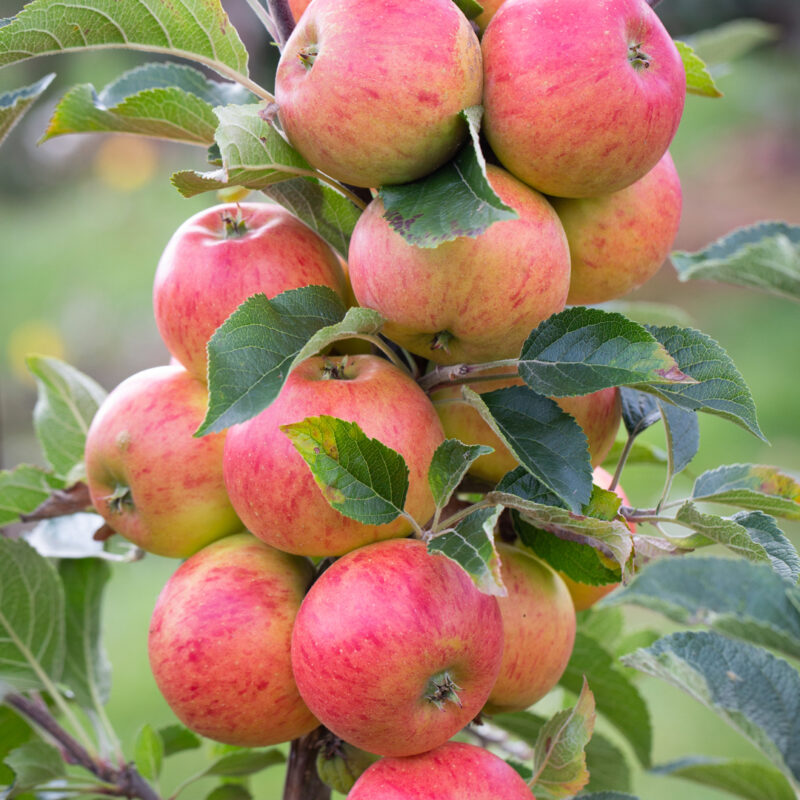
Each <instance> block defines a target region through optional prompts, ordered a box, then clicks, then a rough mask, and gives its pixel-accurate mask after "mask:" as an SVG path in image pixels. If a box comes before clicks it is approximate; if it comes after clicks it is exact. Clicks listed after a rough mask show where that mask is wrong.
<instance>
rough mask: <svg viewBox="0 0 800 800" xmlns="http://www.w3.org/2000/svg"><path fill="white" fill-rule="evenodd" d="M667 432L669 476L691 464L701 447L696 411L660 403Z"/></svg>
mask: <svg viewBox="0 0 800 800" xmlns="http://www.w3.org/2000/svg"><path fill="white" fill-rule="evenodd" d="M658 405H659V408H660V410H661V416H662V418H663V420H664V428H665V430H666V434H667V450H668V455H669V476H670V478H671V477H672V476H673V475H677V474H678V473H679V472H682V471H683V470H684V469H686V467H688V466H689V464H690V463H691V461H692V459H693V458H694V457H695V456H696V455H697V451H698V450H699V449H700V423H699V422H698V420H697V414H696V413H695V412H694V411H687V410H686V409H684V408H679V407H678V406H673V405H672V404H670V403H659V404H658Z"/></svg>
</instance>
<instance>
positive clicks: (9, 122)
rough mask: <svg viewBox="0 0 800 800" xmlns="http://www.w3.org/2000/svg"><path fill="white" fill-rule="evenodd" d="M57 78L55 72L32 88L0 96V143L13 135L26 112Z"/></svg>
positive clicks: (33, 84) (32, 85)
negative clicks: (13, 129) (12, 131)
mask: <svg viewBox="0 0 800 800" xmlns="http://www.w3.org/2000/svg"><path fill="white" fill-rule="evenodd" d="M55 76H56V74H55V72H51V73H50V74H49V75H45V76H44V78H42V79H41V80H38V81H36V83H32V84H31V85H30V86H23V87H22V88H21V89H14V90H13V91H10V92H3V94H0V142H2V141H3V140H4V139H5V138H6V136H8V134H9V133H11V129H12V128H13V127H14V126H15V125H16V124H17V123H18V122H19V121H20V120H21V119H22V117H23V116H25V112H26V111H27V110H28V109H29V108H30V107H31V106H32V105H33V104H34V103H35V102H36V101H37V100H38V99H39V97H41V95H42V94H43V93H44V91H45V89H47V87H48V86H49V85H50V84H51V82H52V80H53V78H55Z"/></svg>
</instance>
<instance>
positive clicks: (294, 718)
mask: <svg viewBox="0 0 800 800" xmlns="http://www.w3.org/2000/svg"><path fill="white" fill-rule="evenodd" d="M313 577H314V569H313V567H312V566H311V563H310V562H309V561H308V559H305V558H299V557H297V556H291V555H288V554H287V553H281V552H280V551H278V550H275V549H273V548H271V547H268V546H267V545H265V544H264V543H263V542H261V541H259V540H258V539H256V538H255V537H254V536H251V535H250V534H249V533H242V534H238V535H235V536H228V537H227V538H225V539H222V540H220V541H218V542H214V543H213V544H210V545H209V546H208V547H205V548H203V549H202V550H201V551H200V552H198V553H196V554H195V555H193V556H192V557H191V558H190V559H189V560H188V561H186V562H185V563H184V564H182V565H181V566H180V567H179V568H178V570H177V571H176V572H175V574H174V575H173V576H172V577H171V578H170V579H169V581H168V582H167V584H166V586H165V587H164V589H163V590H162V592H161V594H160V595H159V598H158V601H157V603H156V607H155V611H154V612H153V618H152V621H151V623H150V632H149V636H148V649H149V654H150V666H151V668H152V670H153V676H154V677H155V680H156V683H157V684H158V688H159V689H160V691H161V694H163V695H164V698H165V700H166V701H167V703H168V704H169V707H170V708H171V709H172V710H173V711H174V712H175V714H176V715H177V716H178V718H179V719H180V720H181V722H183V723H184V724H185V725H186V726H187V727H188V728H191V729H192V730H193V731H195V732H196V733H199V734H201V735H202V736H208V737H209V738H211V739H215V740H216V741H218V742H225V743H226V744H234V745H240V746H243V747H259V746H262V745H268V744H278V743H279V742H286V741H289V740H290V739H294V738H296V737H298V736H303V735H304V734H306V733H308V732H309V731H311V730H313V729H314V728H316V727H317V726H318V725H319V722H318V721H317V720H316V718H315V717H314V715H313V714H312V713H311V712H310V711H309V710H308V708H307V707H306V705H305V703H304V702H303V701H302V700H301V698H300V694H299V693H298V691H297V686H296V684H295V682H294V677H293V675H292V665H291V658H290V655H289V648H290V643H291V636H292V626H293V624H294V619H295V616H296V614H297V610H298V609H299V608H300V603H301V601H302V599H303V597H304V595H305V593H306V590H307V589H308V587H309V586H310V585H311V581H312V580H313Z"/></svg>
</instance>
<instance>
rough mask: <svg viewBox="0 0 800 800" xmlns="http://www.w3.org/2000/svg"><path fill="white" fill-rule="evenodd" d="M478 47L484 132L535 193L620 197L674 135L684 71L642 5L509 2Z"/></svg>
mask: <svg viewBox="0 0 800 800" xmlns="http://www.w3.org/2000/svg"><path fill="white" fill-rule="evenodd" d="M481 46H482V51H483V62H484V75H485V81H484V97H483V104H484V108H485V114H484V126H483V130H484V133H485V134H486V137H487V139H488V140H489V144H490V145H491V146H492V150H493V151H494V152H495V154H496V155H497V157H498V158H499V159H500V162H501V163H502V164H503V166H505V168H506V169H508V170H509V171H510V172H512V173H513V174H514V175H516V176H517V177H518V178H520V179H521V180H523V181H525V183H527V184H529V185H530V186H533V187H535V188H536V189H538V190H539V191H540V192H544V193H545V194H548V195H557V196H559V197H595V196H596V195H603V194H609V193H611V192H617V191H619V190H620V189H624V188H625V187H626V186H629V185H630V184H631V183H633V182H634V181H636V180H638V179H639V178H641V177H643V176H644V175H645V174H646V173H647V172H648V171H649V170H651V169H652V168H653V167H654V166H655V165H656V163H657V162H658V160H659V159H660V158H661V156H662V155H664V153H665V152H666V149H667V147H669V143H670V142H671V141H672V137H673V136H674V135H675V131H676V130H677V128H678V123H679V122H680V119H681V114H682V113H683V104H684V99H685V96H686V75H685V72H684V69H683V63H682V61H681V57H680V54H679V53H678V50H677V48H676V47H675V44H674V43H673V41H672V39H671V37H670V35H669V34H668V33H667V31H666V30H665V29H664V26H663V25H662V24H661V21H660V20H659V19H658V17H657V16H656V14H655V12H654V11H653V10H652V9H651V8H650V6H649V5H648V4H647V2H645V0H605V1H604V2H602V3H587V2H586V0H506V2H505V3H503V5H502V6H501V7H500V9H499V10H498V11H497V13H496V14H495V15H494V18H493V19H492V21H491V22H490V23H489V26H488V27H487V29H486V33H485V34H484V36H483V40H482V43H481Z"/></svg>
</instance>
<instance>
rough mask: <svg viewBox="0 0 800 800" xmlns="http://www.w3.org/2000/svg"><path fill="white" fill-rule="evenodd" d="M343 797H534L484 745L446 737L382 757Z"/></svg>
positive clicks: (390, 799) (478, 799) (401, 799)
mask: <svg viewBox="0 0 800 800" xmlns="http://www.w3.org/2000/svg"><path fill="white" fill-rule="evenodd" d="M347 800H536V799H535V798H534V796H533V793H532V792H531V790H530V787H529V786H528V784H527V783H525V781H524V780H523V779H522V778H521V777H520V775H519V773H518V772H517V771H516V770H515V769H514V768H513V767H510V766H509V765H508V764H506V762H505V761H503V759H502V758H499V757H498V756H496V755H494V754H493V753H490V752H489V751H488V750H485V749H484V748H483V747H476V746H475V745H472V744H465V743H464V742H447V744H443V745H442V746H441V747H437V748H436V749H435V750H431V751H430V752H428V753H422V754H421V755H418V756H413V757H411V758H382V759H381V760H380V761H378V762H376V763H375V764H373V765H372V766H371V767H369V768H368V769H367V771H366V772H365V773H364V774H363V775H362V776H361V777H360V778H359V779H358V781H356V785H355V786H354V787H353V788H352V790H351V791H350V794H348V795H347Z"/></svg>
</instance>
